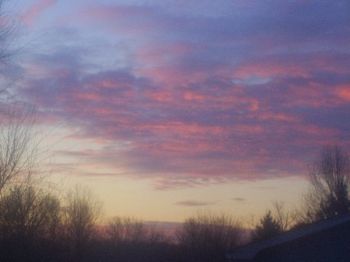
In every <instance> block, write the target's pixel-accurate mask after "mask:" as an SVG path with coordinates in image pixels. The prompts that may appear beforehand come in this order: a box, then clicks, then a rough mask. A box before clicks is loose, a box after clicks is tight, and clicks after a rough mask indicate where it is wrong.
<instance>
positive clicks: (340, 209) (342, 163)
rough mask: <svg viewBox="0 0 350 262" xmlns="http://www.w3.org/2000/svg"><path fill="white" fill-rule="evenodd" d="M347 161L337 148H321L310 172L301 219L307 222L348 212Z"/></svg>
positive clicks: (349, 165)
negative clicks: (308, 189)
mask: <svg viewBox="0 0 350 262" xmlns="http://www.w3.org/2000/svg"><path fill="white" fill-rule="evenodd" d="M349 182H350V159H349V156H348V154H347V153H346V152H345V151H344V150H343V149H342V148H341V147H339V146H336V145H334V146H328V147H325V148H323V150H322V151H321V154H320V156H319V158H318V159H317V161H315V163H314V166H313V168H312V171H311V172H310V184H311V188H310V191H309V193H308V194H307V196H306V200H305V207H304V212H303V216H302V219H303V220H304V222H306V223H310V222H314V221H317V220H321V219H327V218H330V217H333V216H337V215H344V214H347V213H349V207H350V200H349V194H348V186H349Z"/></svg>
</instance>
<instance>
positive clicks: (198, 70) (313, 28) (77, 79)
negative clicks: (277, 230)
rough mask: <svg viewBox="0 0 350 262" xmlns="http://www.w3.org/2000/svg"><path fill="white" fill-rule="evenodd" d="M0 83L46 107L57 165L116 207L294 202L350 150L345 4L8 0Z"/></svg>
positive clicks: (108, 208) (158, 211)
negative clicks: (332, 152) (334, 157)
mask: <svg viewBox="0 0 350 262" xmlns="http://www.w3.org/2000/svg"><path fill="white" fill-rule="evenodd" d="M5 10H6V11H5V15H6V16H7V18H8V19H10V20H11V21H13V22H14V23H15V25H16V26H15V28H16V30H15V36H14V37H13V39H11V40H12V44H11V45H9V48H10V49H13V50H15V51H14V53H15V56H14V57H13V59H12V61H11V63H10V64H8V65H7V66H6V67H4V68H2V79H1V83H2V84H6V85H9V86H11V88H9V89H8V93H7V95H8V96H9V97H11V101H12V100H16V101H26V102H27V103H30V104H32V105H34V106H35V107H36V109H37V112H38V113H37V118H38V120H37V122H38V126H40V128H41V129H42V130H45V131H44V133H45V134H46V136H45V137H46V138H45V139H46V144H47V147H48V148H49V149H50V161H49V167H50V173H51V174H52V176H53V177H54V179H56V180H57V181H60V183H62V184H63V185H65V186H66V187H69V186H70V185H72V184H74V183H83V184H86V185H88V186H89V187H90V188H92V190H93V191H94V192H95V193H96V195H97V196H98V198H99V199H100V200H101V201H102V202H103V203H104V212H105V216H106V217H110V216H115V215H128V216H135V217H139V218H141V219H145V220H155V221H182V220H183V219H185V218H186V217H188V216H190V215H192V214H194V213H195V212H197V211H198V210H212V211H215V212H226V213H230V214H233V215H235V216H249V215H251V214H253V215H258V214H261V213H262V212H264V210H265V209H266V208H269V207H270V206H271V203H272V202H273V201H276V200H278V201H283V202H285V203H287V204H288V205H290V206H297V205H298V203H299V202H298V201H299V200H300V197H301V195H302V194H303V192H305V190H306V188H307V178H306V177H307V174H308V168H309V166H310V163H312V161H313V159H314V158H315V157H316V156H317V154H318V152H319V151H320V149H321V148H322V147H323V146H325V145H328V144H339V145H341V146H343V147H344V148H349V145H350V114H349V112H350V2H349V1H347V0H339V1H330V0H328V1H326V0H322V1H316V0H315V1H312V0H310V1H304V0H294V1H292V0H286V1H280V0H266V1H258V0H217V1H207V0H202V1H194V0H187V1H183V0H179V1H169V0H144V1H141V0H128V1H127V0H103V1H98V0H88V1H86V0H85V1H83V0H76V1H68V0H26V1H24V0H13V1H10V2H9V3H7V4H6V8H5Z"/></svg>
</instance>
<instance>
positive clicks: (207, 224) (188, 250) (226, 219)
mask: <svg viewBox="0 0 350 262" xmlns="http://www.w3.org/2000/svg"><path fill="white" fill-rule="evenodd" d="M242 233H243V231H242V227H241V225H240V223H239V222H238V221H237V220H235V219H233V218H232V217H230V216H226V215H221V216H217V215H211V214H198V215H197V216H196V217H193V218H189V219H187V220H186V221H185V223H184V224H183V227H182V229H181V230H180V231H179V233H178V241H179V244H180V245H181V246H182V247H183V248H184V252H185V255H186V256H190V257H191V258H192V259H193V260H194V261H225V253H226V252H227V251H228V250H230V249H232V248H234V247H236V246H237V245H239V244H240V240H241V236H242Z"/></svg>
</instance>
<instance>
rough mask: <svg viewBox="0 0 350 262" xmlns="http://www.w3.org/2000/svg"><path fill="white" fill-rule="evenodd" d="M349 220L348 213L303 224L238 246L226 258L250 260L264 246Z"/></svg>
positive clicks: (296, 237)
mask: <svg viewBox="0 0 350 262" xmlns="http://www.w3.org/2000/svg"><path fill="white" fill-rule="evenodd" d="M349 221H350V214H349V215H345V216H341V217H335V218H331V219H327V220H323V221H321V222H318V223H314V224H311V225H308V226H305V227H303V228H299V229H294V230H291V231H288V232H285V233H283V234H280V235H278V236H276V237H273V238H270V239H267V240H262V241H258V242H254V243H251V244H248V245H246V246H243V247H239V248H237V249H235V250H233V251H232V253H229V254H227V258H228V259H230V260H251V259H253V258H254V257H255V256H256V255H257V254H258V253H259V252H260V251H262V250H264V249H266V248H270V247H274V246H277V245H280V244H284V243H286V242H289V241H293V240H295V239H298V238H302V237H305V236H308V235H312V234H315V233H318V232H321V231H324V230H327V229H330V228H332V227H335V226H338V225H341V224H343V223H347V222H349Z"/></svg>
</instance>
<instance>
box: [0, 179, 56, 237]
mask: <svg viewBox="0 0 350 262" xmlns="http://www.w3.org/2000/svg"><path fill="white" fill-rule="evenodd" d="M59 222H60V202H59V200H58V198H57V197H55V196H54V195H52V194H50V193H49V192H46V191H44V190H42V189H40V188H37V187H34V186H33V185H27V184H22V185H15V186H13V187H12V188H11V189H9V190H8V191H7V192H6V194H5V195H4V196H3V197H2V198H1V200H0V232H1V236H2V237H5V238H13V237H15V238H24V239H33V238H36V237H40V238H44V237H46V238H50V239H52V238H54V237H55V235H56V233H57V228H58V226H59Z"/></svg>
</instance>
